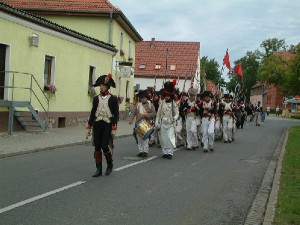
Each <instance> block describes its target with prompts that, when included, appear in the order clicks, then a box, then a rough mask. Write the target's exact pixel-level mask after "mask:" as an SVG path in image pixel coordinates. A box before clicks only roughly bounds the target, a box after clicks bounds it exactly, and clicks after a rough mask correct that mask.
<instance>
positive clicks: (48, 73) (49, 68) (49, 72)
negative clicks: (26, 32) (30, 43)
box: [44, 55, 54, 87]
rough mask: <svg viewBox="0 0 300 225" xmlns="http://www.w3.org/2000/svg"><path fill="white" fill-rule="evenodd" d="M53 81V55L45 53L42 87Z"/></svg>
mask: <svg viewBox="0 0 300 225" xmlns="http://www.w3.org/2000/svg"><path fill="white" fill-rule="evenodd" d="M53 83H54V57H52V56H48V55H46V57H45V67H44V87H48V86H50V85H51V84H53Z"/></svg>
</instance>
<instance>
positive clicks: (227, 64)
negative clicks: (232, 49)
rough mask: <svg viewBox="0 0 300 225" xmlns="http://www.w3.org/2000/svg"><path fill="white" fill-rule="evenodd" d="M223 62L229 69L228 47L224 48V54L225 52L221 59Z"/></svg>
mask: <svg viewBox="0 0 300 225" xmlns="http://www.w3.org/2000/svg"><path fill="white" fill-rule="evenodd" d="M224 64H225V66H226V67H227V69H229V70H230V60H229V54H228V49H227V50H226V54H225V56H224V59H223V65H224Z"/></svg>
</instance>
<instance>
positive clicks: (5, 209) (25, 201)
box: [0, 181, 86, 214]
mask: <svg viewBox="0 0 300 225" xmlns="http://www.w3.org/2000/svg"><path fill="white" fill-rule="evenodd" d="M85 182H86V181H78V182H76V183H73V184H70V185H67V186H64V187H61V188H58V189H56V190H53V191H49V192H46V193H44V194H41V195H38V196H35V197H33V198H29V199H26V200H24V201H21V202H18V203H16V204H13V205H10V206H7V207H5V208H2V209H0V214H1V213H4V212H7V211H9V210H12V209H15V208H17V207H20V206H23V205H26V204H28V203H31V202H34V201H37V200H39V199H42V198H46V197H48V196H49V195H54V194H56V193H58V192H62V191H64V190H67V189H70V188H73V187H75V186H78V185H81V184H84V183H85Z"/></svg>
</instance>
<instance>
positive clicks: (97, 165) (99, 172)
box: [92, 164, 102, 177]
mask: <svg viewBox="0 0 300 225" xmlns="http://www.w3.org/2000/svg"><path fill="white" fill-rule="evenodd" d="M96 167H97V170H96V172H95V174H94V175H93V176H92V177H100V176H102V164H96Z"/></svg>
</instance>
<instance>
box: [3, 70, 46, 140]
mask: <svg viewBox="0 0 300 225" xmlns="http://www.w3.org/2000/svg"><path fill="white" fill-rule="evenodd" d="M6 74H9V75H8V76H6V79H8V82H7V83H8V85H5V84H4V85H2V86H0V91H2V90H1V89H3V93H4V96H5V90H6V89H9V90H11V93H10V92H9V91H8V94H7V99H3V100H2V101H3V102H10V103H9V104H11V105H10V106H9V105H8V106H9V107H10V112H9V127H8V133H9V135H11V134H12V130H13V110H14V109H13V108H14V102H17V101H20V95H19V96H18V95H17V97H16V96H15V94H17V93H15V92H16V91H18V90H28V91H29V99H26V100H27V101H29V103H30V104H31V105H32V100H33V99H36V101H37V103H39V107H42V109H43V112H44V113H45V117H46V118H45V123H46V127H48V119H49V98H48V97H47V96H46V95H45V93H44V88H42V87H41V86H40V85H39V83H38V81H37V80H36V78H35V77H34V75H33V74H31V73H23V72H17V71H0V76H5V75H6ZM16 76H25V77H27V78H28V79H30V80H29V82H30V83H29V87H26V86H25V87H23V86H16V85H15V83H16ZM28 79H27V80H26V79H25V80H24V79H23V80H20V81H18V82H21V81H23V82H24V83H25V82H28ZM4 80H5V78H4ZM35 85H36V86H35ZM33 86H35V88H33ZM23 96H24V95H23ZM0 101H1V99H0ZM23 101H24V99H23ZM42 101H44V102H46V106H45V105H44V104H43V103H42ZM16 106H17V104H16Z"/></svg>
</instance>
